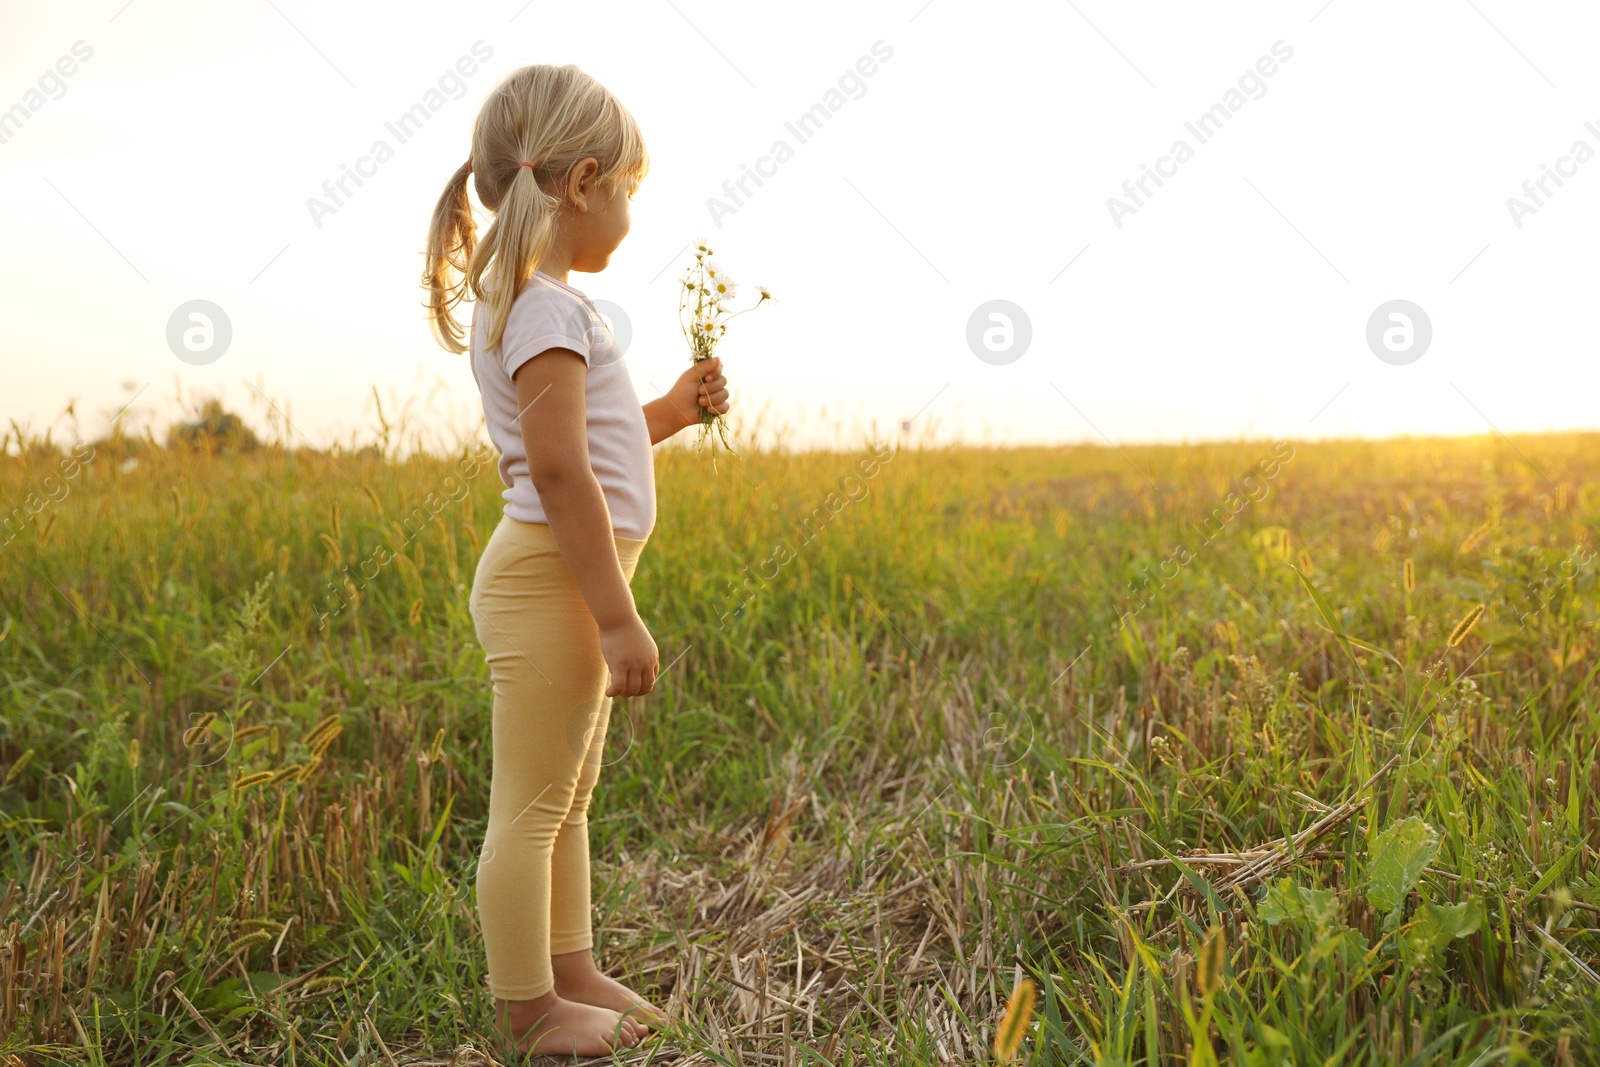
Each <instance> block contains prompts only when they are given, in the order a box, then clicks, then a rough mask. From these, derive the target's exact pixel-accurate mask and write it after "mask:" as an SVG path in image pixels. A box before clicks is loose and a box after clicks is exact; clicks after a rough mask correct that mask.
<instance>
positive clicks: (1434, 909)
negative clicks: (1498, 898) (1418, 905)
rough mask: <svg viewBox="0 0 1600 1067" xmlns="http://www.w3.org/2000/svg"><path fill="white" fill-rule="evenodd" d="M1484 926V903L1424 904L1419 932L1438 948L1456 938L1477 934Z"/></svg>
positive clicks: (1466, 901) (1468, 901)
mask: <svg viewBox="0 0 1600 1067" xmlns="http://www.w3.org/2000/svg"><path fill="white" fill-rule="evenodd" d="M1482 925H1483V902H1482V901H1478V900H1463V901H1462V902H1461V903H1460V904H1424V905H1423V906H1422V914H1421V915H1420V916H1419V917H1418V922H1417V931H1418V932H1419V933H1421V934H1422V935H1423V936H1425V937H1426V938H1427V939H1428V943H1429V945H1430V946H1432V947H1433V948H1438V947H1440V946H1441V945H1444V944H1446V943H1448V942H1450V941H1452V940H1454V939H1455V938H1458V937H1466V936H1468V935H1469V934H1472V933H1475V932H1476V931H1477V929H1478V927H1480V926H1482Z"/></svg>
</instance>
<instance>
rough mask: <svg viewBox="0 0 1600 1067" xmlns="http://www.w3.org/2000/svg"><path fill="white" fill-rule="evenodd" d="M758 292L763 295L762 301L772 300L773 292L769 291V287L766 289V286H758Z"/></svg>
mask: <svg viewBox="0 0 1600 1067" xmlns="http://www.w3.org/2000/svg"><path fill="white" fill-rule="evenodd" d="M756 292H758V293H760V294H761V299H762V300H771V299H772V291H771V290H769V289H768V288H767V287H766V286H764V285H758V286H756Z"/></svg>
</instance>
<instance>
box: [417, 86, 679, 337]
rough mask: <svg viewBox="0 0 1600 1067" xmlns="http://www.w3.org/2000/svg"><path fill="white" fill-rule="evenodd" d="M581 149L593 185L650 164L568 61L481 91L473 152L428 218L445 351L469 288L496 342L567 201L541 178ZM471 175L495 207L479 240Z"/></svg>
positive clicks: (612, 102) (635, 176) (636, 173)
mask: <svg viewBox="0 0 1600 1067" xmlns="http://www.w3.org/2000/svg"><path fill="white" fill-rule="evenodd" d="M587 156H593V157H594V158H595V159H596V160H598V161H599V163H600V170H599V175H598V177H599V181H600V183H601V184H602V185H606V186H609V187H611V188H613V189H614V188H617V187H619V186H620V185H622V183H623V182H624V181H627V182H628V190H629V191H630V192H631V191H632V190H633V188H634V187H636V186H637V185H638V183H639V181H640V180H641V179H643V178H644V176H645V174H646V173H647V172H648V171H649V169H650V155H649V152H648V151H647V150H646V149H645V144H644V136H643V134H641V133H640V132H639V124H638V123H637V122H635V121H634V118H633V115H632V114H630V113H629V112H628V109H627V108H625V107H623V106H622V104H621V102H619V101H618V100H617V98H616V97H614V96H612V95H611V93H610V92H609V91H608V90H607V89H606V87H605V86H603V85H601V84H600V83H599V82H598V81H596V80H595V79H594V78H593V77H592V76H590V75H589V74H586V73H584V72H583V71H582V70H579V69H578V67H577V66H576V65H575V64H572V63H568V64H566V65H564V66H555V65H553V64H548V63H541V64H536V65H534V66H529V67H522V68H521V69H519V70H515V71H513V72H512V73H511V74H509V75H507V76H506V78H505V79H504V80H503V81H501V82H500V84H499V85H498V86H496V87H495V89H494V91H493V92H492V93H490V94H489V98H488V99H487V100H485V101H484V103H483V107H482V108H480V109H479V111H478V117H477V119H476V120H475V121H474V123H473V127H472V152H471V156H470V158H469V159H468V161H467V162H466V163H464V164H462V165H461V167H460V168H459V169H457V171H456V172H455V174H453V175H451V177H450V181H449V183H448V184H447V185H446V186H445V189H444V192H443V193H442V194H441V195H440V197H439V202H438V203H437V204H435V205H434V208H433V218H432V220H431V221H430V223H429V225H428V250H427V252H426V253H424V254H425V256H426V260H425V263H424V266H423V270H422V286H423V288H424V289H426V290H427V299H426V300H425V301H424V304H425V306H426V307H427V309H428V321H429V326H430V327H431V328H432V330H433V335H434V337H435V338H436V339H437V340H438V342H439V343H440V344H441V345H443V346H444V347H445V348H446V349H448V350H449V351H451V352H458V353H459V352H465V351H466V350H467V348H468V342H467V341H466V340H463V338H464V336H465V333H466V329H465V328H464V327H463V326H462V325H461V324H460V323H459V322H457V321H456V319H455V317H454V316H453V315H452V314H451V310H452V309H453V308H454V307H455V306H456V305H457V304H459V303H461V301H462V300H464V299H466V298H467V292H468V290H469V289H470V290H471V293H472V299H474V300H484V301H487V303H488V306H489V336H488V343H487V350H491V351H492V350H493V349H494V348H496V347H497V346H498V345H499V344H500V336H501V334H502V333H504V332H505V327H506V319H507V317H508V316H509V315H510V314H511V305H512V303H513V302H514V301H515V300H516V298H517V295H518V294H519V293H520V292H521V291H522V287H523V286H524V285H525V284H527V281H528V279H529V278H531V277H532V276H533V272H534V270H536V269H537V268H538V266H539V264H540V263H541V262H543V260H544V257H545V255H546V254H547V253H548V251H549V248H550V243H551V241H552V240H553V239H554V234H555V222H556V218H557V216H558V214H559V212H560V211H561V210H562V209H563V208H564V207H565V206H566V200H565V190H564V189H563V190H562V195H561V196H556V195H552V194H551V193H549V192H547V191H546V189H545V184H546V183H547V182H550V183H554V182H562V183H564V182H565V181H566V178H567V176H568V173H569V172H570V171H571V169H572V167H573V165H574V164H576V163H578V162H579V161H580V160H582V159H584V158H585V157H587ZM524 161H527V162H530V163H532V164H533V166H532V167H531V168H530V167H524V166H522V163H523V162H524ZM529 171H531V172H532V173H528V172H529ZM524 174H527V176H526V177H524ZM469 176H471V177H473V178H475V179H476V189H477V191H478V199H479V201H481V202H482V203H483V206H484V207H485V208H487V209H488V210H489V211H490V212H492V213H493V214H494V221H493V222H492V223H490V224H489V228H488V230H487V231H485V232H484V235H483V240H482V241H481V242H480V241H479V240H478V233H477V223H476V222H475V221H474V219H473V216H472V204H471V202H470V201H469V200H468V199H467V178H468V177H469ZM486 275H487V277H485V276H486Z"/></svg>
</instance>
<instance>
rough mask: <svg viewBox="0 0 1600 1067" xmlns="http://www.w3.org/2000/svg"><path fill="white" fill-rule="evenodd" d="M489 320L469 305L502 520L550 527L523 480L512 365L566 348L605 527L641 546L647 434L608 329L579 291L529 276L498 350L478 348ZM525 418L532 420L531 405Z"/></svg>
mask: <svg viewBox="0 0 1600 1067" xmlns="http://www.w3.org/2000/svg"><path fill="white" fill-rule="evenodd" d="M488 333H489V316H488V315H487V314H485V315H483V316H481V317H480V316H479V314H478V306H477V304H476V303H474V304H473V308H472V347H471V352H472V376H473V378H474V379H476V380H477V383H478V392H479V393H481V394H482V395H483V415H484V419H485V420H486V422H487V423H488V428H489V439H490V440H492V441H493V442H494V444H495V447H496V448H498V449H499V450H500V480H501V481H502V482H504V483H505V485H506V491H505V492H504V493H503V494H501V495H502V496H504V497H505V501H506V504H505V513H506V514H507V515H509V516H510V517H511V518H513V519H520V520H521V521H523V522H539V523H546V524H548V522H549V520H548V519H546V518H545V514H544V508H543V507H542V506H541V505H540V503H539V494H538V492H536V491H535V489H534V487H533V479H532V478H531V477H530V476H529V475H528V453H527V450H526V449H525V448H524V446H523V443H522V428H521V426H520V424H519V423H518V422H517V385H516V382H514V381H513V380H512V375H513V374H515V373H516V371H517V368H518V367H520V366H522V365H523V364H524V363H526V362H527V361H528V360H530V359H532V358H534V357H535V356H537V355H538V354H539V353H541V352H544V351H546V350H547V349H551V348H570V349H572V350H573V351H574V352H576V353H578V354H579V355H580V356H582V357H583V358H584V360H585V361H586V362H587V363H588V365H589V369H588V371H587V373H586V374H585V377H584V387H583V396H584V406H585V409H586V413H587V419H586V422H587V431H588V438H589V465H590V466H591V467H592V468H593V469H594V474H595V479H596V480H597V481H598V482H599V483H600V489H601V491H602V492H603V493H604V494H605V500H606V507H607V509H608V510H609V511H610V512H611V529H612V532H613V533H615V534H616V535H617V536H619V537H628V538H633V539H635V540H643V539H645V538H648V537H649V536H650V532H651V530H652V529H654V528H655V522H656V481H655V465H654V457H653V454H652V453H651V450H650V448H651V446H650V428H649V426H648V425H647V424H646V423H645V419H644V409H643V407H641V406H640V404H639V397H638V394H636V393H635V392H634V390H633V379H632V378H630V377H629V376H628V365H627V363H626V362H624V361H623V358H622V351H621V350H620V349H619V348H618V347H617V342H616V339H615V338H614V337H612V336H611V329H610V327H608V326H607V325H606V323H605V320H604V319H602V318H601V317H600V313H599V312H598V311H596V310H595V307H594V302H593V301H591V300H590V299H589V298H588V297H587V296H585V295H584V294H583V293H582V292H581V291H579V290H577V289H574V288H573V287H572V286H570V285H566V284H564V283H562V282H559V281H557V280H556V279H554V278H552V277H550V276H549V275H548V274H545V273H544V272H543V271H537V270H536V271H534V272H533V275H532V277H531V278H530V279H529V280H528V283H527V285H525V286H524V287H523V290H522V292H521V293H519V294H518V295H517V299H516V301H515V302H513V303H512V305H511V314H510V316H509V317H508V318H507V319H506V328H505V332H504V334H503V336H502V337H501V339H500V345H499V347H498V348H497V349H495V350H494V351H490V352H485V351H484V346H485V344H486V343H487V341H488ZM522 417H523V418H524V419H530V418H531V419H537V418H538V417H539V401H537V400H535V401H534V402H533V403H532V404H531V405H530V406H529V408H528V410H527V411H526V412H524V413H523V415H522Z"/></svg>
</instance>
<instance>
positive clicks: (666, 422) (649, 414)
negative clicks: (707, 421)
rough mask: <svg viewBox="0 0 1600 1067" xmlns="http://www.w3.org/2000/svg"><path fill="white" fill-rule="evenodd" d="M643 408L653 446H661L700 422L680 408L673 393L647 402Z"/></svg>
mask: <svg viewBox="0 0 1600 1067" xmlns="http://www.w3.org/2000/svg"><path fill="white" fill-rule="evenodd" d="M642 406H643V408H644V421H645V425H647V426H649V427H650V443H651V444H652V445H659V444H660V443H661V442H662V441H665V440H666V439H667V438H669V437H671V436H672V435H673V434H675V433H677V432H678V431H680V430H686V429H688V428H689V427H690V426H693V425H694V423H695V422H697V421H699V420H697V419H695V418H694V417H693V415H692V413H691V412H688V411H685V410H683V409H682V408H680V407H678V406H677V403H676V402H675V401H674V400H673V396H672V394H671V393H668V394H667V395H665V396H658V397H656V398H655V399H654V400H649V401H646V402H645V403H644V404H643V405H642Z"/></svg>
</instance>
